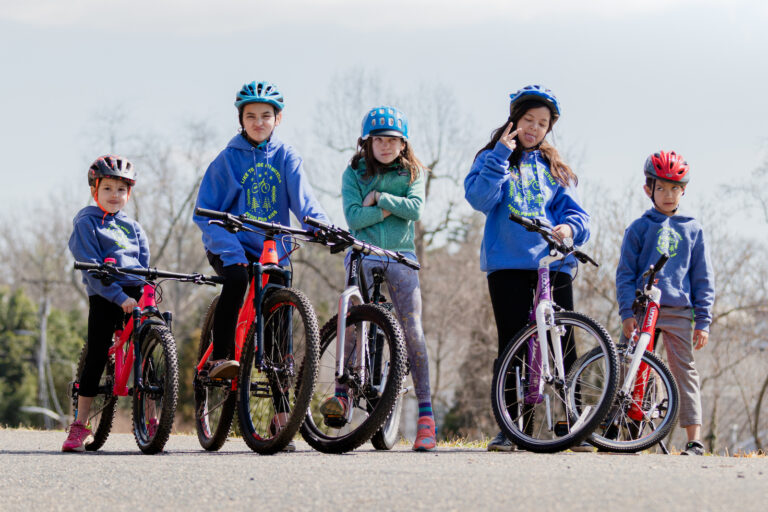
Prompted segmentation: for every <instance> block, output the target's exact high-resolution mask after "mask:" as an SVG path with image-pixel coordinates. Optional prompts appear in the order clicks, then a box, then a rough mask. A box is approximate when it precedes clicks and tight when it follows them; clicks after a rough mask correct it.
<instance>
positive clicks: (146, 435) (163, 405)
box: [133, 325, 179, 454]
mask: <svg viewBox="0 0 768 512" xmlns="http://www.w3.org/2000/svg"><path fill="white" fill-rule="evenodd" d="M140 342H141V366H140V367H141V380H142V386H141V388H140V389H134V390H133V436H134V437H135V438H136V444H137V445H139V449H140V450H141V451H142V452H144V453H146V454H153V453H158V452H161V451H163V447H164V446H165V443H167V442H168V438H169V437H170V435H171V429H172V428H173V417H174V414H175V413H176V402H177V400H178V396H179V367H178V359H177V355H176V341H175V340H174V339H173V335H172V334H171V331H170V330H169V329H168V327H166V326H165V325H151V326H149V327H148V329H147V331H146V335H144V336H142V337H141V340H140Z"/></svg>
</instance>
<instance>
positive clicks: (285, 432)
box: [237, 288, 320, 455]
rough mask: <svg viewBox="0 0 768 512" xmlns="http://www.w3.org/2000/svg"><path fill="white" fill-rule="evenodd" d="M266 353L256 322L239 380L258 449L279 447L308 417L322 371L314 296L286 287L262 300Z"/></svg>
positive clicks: (247, 426)
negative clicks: (258, 341)
mask: <svg viewBox="0 0 768 512" xmlns="http://www.w3.org/2000/svg"><path fill="white" fill-rule="evenodd" d="M261 308H262V310H261V314H262V319H263V328H264V338H263V347H264V353H263V354H261V357H258V356H259V354H257V345H256V343H255V342H256V338H257V336H258V333H257V332H256V323H254V324H253V325H251V327H250V329H249V331H248V338H247V343H246V348H245V350H244V352H243V357H242V359H241V360H240V376H239V378H238V383H237V388H238V390H237V397H238V398H237V417H238V421H239V423H240V432H241V433H242V435H243V440H244V441H245V443H246V444H247V445H248V446H249V447H250V448H251V449H252V450H253V451H255V452H257V453H260V454H263V455H269V454H273V453H276V452H279V451H280V450H282V449H283V448H285V447H286V446H287V445H288V443H290V442H291V441H292V440H293V437H294V435H296V432H297V431H298V430H299V427H300V426H301V423H302V422H303V421H304V415H305V414H306V411H307V408H308V407H309V401H310V400H311V399H312V391H313V389H314V386H315V378H316V376H317V354H318V351H319V348H318V347H319V345H320V341H319V340H320V336H319V333H318V327H317V317H316V316H315V311H314V309H313V308H312V305H311V304H310V302H309V299H307V298H306V296H305V295H304V294H303V293H301V292H300V291H298V290H294V289H292V288H282V289H279V290H275V291H274V292H272V293H270V294H269V295H268V296H267V298H266V299H264V302H263V303H262V305H261Z"/></svg>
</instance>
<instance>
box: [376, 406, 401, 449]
mask: <svg viewBox="0 0 768 512" xmlns="http://www.w3.org/2000/svg"><path fill="white" fill-rule="evenodd" d="M402 415H403V393H402V392H401V393H400V394H399V395H398V397H397V400H396V401H395V406H394V407H393V408H392V412H391V413H390V415H389V416H388V417H387V421H385V422H384V425H382V426H381V428H380V429H379V430H377V431H376V433H375V434H373V437H372V438H371V444H372V445H373V447H374V448H376V449H377V450H391V449H392V448H393V447H394V446H395V443H397V440H398V439H399V437H400V436H399V435H398V434H399V433H400V417H401V416H402Z"/></svg>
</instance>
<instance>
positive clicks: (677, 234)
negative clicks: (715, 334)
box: [616, 151, 715, 455]
mask: <svg viewBox="0 0 768 512" xmlns="http://www.w3.org/2000/svg"><path fill="white" fill-rule="evenodd" d="M644 173H645V176H646V183H645V186H644V187H643V188H644V190H645V193H646V195H647V196H648V197H649V198H650V199H651V202H652V203H653V208H651V209H650V210H648V211H646V212H645V213H644V214H643V215H642V217H640V218H639V219H637V220H635V221H634V222H633V223H632V224H630V226H629V227H628V228H627V230H626V231H625V232H624V240H623V242H622V244H621V257H620V259H619V265H618V268H617V269H616V295H617V298H618V302H619V314H620V315H621V321H622V338H621V341H622V342H626V341H627V339H628V338H629V337H631V336H632V334H633V332H634V331H635V330H636V329H637V320H636V319H635V316H634V314H633V313H632V302H633V301H634V299H635V290H637V289H639V288H641V287H642V285H643V277H642V276H643V273H644V272H645V271H646V270H647V269H648V267H649V266H650V265H652V264H653V263H655V262H656V260H657V259H658V258H659V255H660V254H662V253H667V254H669V261H667V263H666V264H665V265H664V267H663V268H662V269H661V271H660V272H659V273H658V274H657V277H658V284H657V286H658V287H659V289H661V304H660V306H661V310H660V312H659V318H658V319H657V321H656V328H657V329H660V330H661V332H662V333H663V335H664V345H665V347H666V349H667V359H668V361H669V369H670V370H671V371H672V374H673V375H674V376H675V380H676V381H677V385H678V387H679V389H680V426H681V427H683V428H685V430H686V434H687V436H688V444H687V445H686V448H685V451H683V453H682V454H683V455H702V454H703V453H704V445H703V444H702V443H701V440H700V439H701V422H702V416H701V392H700V388H699V374H698V372H697V371H696V365H695V362H694V358H693V349H694V348H695V349H696V350H699V349H701V348H702V347H704V346H705V345H706V344H707V341H708V339H709V324H710V323H711V322H712V304H713V303H714V301H715V288H714V273H713V270H712V264H711V263H710V260H709V254H708V251H707V246H706V243H705V241H704V232H703V231H702V229H701V225H700V224H699V223H698V221H696V219H694V218H693V217H689V216H686V215H678V214H677V209H678V207H679V204H680V199H681V197H682V196H683V194H684V193H685V185H686V184H687V183H688V181H689V180H690V173H689V167H688V164H687V163H686V162H685V160H683V158H682V157H681V156H680V155H677V154H675V152H674V151H670V152H666V151H660V152H658V153H654V154H653V155H651V156H649V157H648V159H647V160H646V162H645V169H644Z"/></svg>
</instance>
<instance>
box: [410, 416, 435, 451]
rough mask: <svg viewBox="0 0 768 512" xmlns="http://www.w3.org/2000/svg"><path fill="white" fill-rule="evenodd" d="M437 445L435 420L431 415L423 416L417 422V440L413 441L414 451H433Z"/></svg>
mask: <svg viewBox="0 0 768 512" xmlns="http://www.w3.org/2000/svg"><path fill="white" fill-rule="evenodd" d="M436 447H437V441H436V440H435V420H434V419H433V418H432V417H430V416H422V417H421V418H419V422H418V423H417V424H416V441H414V443H413V451H416V452H431V451H434V450H435V448H436Z"/></svg>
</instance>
